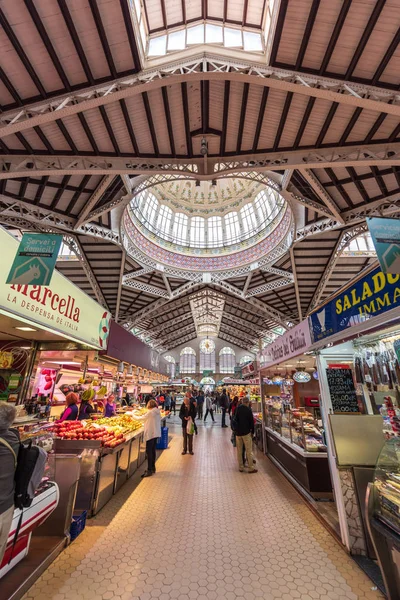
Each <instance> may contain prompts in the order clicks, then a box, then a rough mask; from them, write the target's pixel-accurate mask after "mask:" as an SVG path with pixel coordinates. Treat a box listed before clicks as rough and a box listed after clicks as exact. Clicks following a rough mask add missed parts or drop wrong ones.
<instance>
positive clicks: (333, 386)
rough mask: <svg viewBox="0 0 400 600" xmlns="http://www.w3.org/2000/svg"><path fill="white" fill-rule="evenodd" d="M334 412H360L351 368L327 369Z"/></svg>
mask: <svg viewBox="0 0 400 600" xmlns="http://www.w3.org/2000/svg"><path fill="white" fill-rule="evenodd" d="M326 377H327V380H328V387H329V392H330V395H331V402H332V408H333V412H334V413H359V412H360V408H359V405H358V400H357V394H356V388H355V385H354V379H353V373H352V370H351V369H350V368H347V369H343V368H339V369H332V368H329V369H326Z"/></svg>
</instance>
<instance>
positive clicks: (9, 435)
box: [0, 402, 19, 564]
mask: <svg viewBox="0 0 400 600" xmlns="http://www.w3.org/2000/svg"><path fill="white" fill-rule="evenodd" d="M15 417H16V410H15V407H14V406H13V405H12V404H8V403H7V402H0V564H1V561H2V560H3V556H4V552H5V550H6V547H7V540H8V534H9V533H10V528H11V523H12V520H13V516H14V486H15V482H14V476H15V458H14V455H13V453H12V452H11V450H10V448H11V449H12V451H13V452H14V453H15V455H16V456H18V450H19V437H18V434H17V432H16V431H14V430H12V429H10V427H11V426H12V424H13V422H14V420H15Z"/></svg>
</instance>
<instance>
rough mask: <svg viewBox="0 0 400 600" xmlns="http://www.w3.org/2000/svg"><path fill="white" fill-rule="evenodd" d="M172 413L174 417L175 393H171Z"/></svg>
mask: <svg viewBox="0 0 400 600" xmlns="http://www.w3.org/2000/svg"><path fill="white" fill-rule="evenodd" d="M172 411H174V415H176V393H175V392H171V413H172Z"/></svg>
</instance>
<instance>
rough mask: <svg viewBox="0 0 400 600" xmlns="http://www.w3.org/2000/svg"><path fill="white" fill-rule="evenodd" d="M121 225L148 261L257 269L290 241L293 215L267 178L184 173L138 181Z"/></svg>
mask: <svg viewBox="0 0 400 600" xmlns="http://www.w3.org/2000/svg"><path fill="white" fill-rule="evenodd" d="M122 227H123V232H124V240H125V241H124V244H125V248H126V250H127V252H128V254H132V253H133V254H134V255H135V257H136V258H135V260H137V259H139V262H140V255H143V262H144V264H149V260H153V261H156V263H157V265H167V266H169V267H173V268H177V269H180V270H182V271H188V270H189V271H203V272H213V271H221V270H224V269H237V268H242V267H243V265H253V267H252V268H255V267H254V265H256V264H258V261H263V262H265V261H266V260H267V258H268V256H269V254H270V253H271V252H272V251H273V252H274V259H275V260H276V257H277V256H279V255H281V254H283V253H284V252H285V250H286V249H287V247H288V245H290V244H291V242H292V239H293V227H294V220H293V213H292V211H291V208H290V206H289V205H288V204H287V202H286V200H285V199H284V198H283V197H282V196H281V195H280V193H279V191H278V189H277V184H276V183H275V182H274V181H272V180H269V179H267V178H266V180H265V183H264V182H263V183H261V182H260V181H259V179H258V177H256V176H254V177H251V176H250V177H248V178H225V179H224V178H222V179H218V180H216V181H213V182H212V181H201V182H196V181H195V180H194V179H189V180H185V179H183V178H182V179H180V180H177V181H173V180H170V179H165V180H164V181H157V182H156V183H154V185H151V186H149V185H146V186H145V185H144V184H143V186H142V187H140V186H139V187H138V190H137V193H136V194H135V195H134V196H133V197H132V200H131V201H130V203H129V204H128V206H127V208H126V209H125V213H124V217H123V221H122ZM133 254H132V255H133ZM210 333H211V332H210Z"/></svg>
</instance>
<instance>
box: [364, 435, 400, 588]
mask: <svg viewBox="0 0 400 600" xmlns="http://www.w3.org/2000/svg"><path fill="white" fill-rule="evenodd" d="M366 507H367V510H366V516H367V528H368V533H369V535H370V538H371V541H372V544H373V547H374V551H375V554H376V557H377V559H378V563H379V567H380V569H381V573H382V577H383V581H384V584H385V588H386V595H387V598H388V599H389V600H399V598H400V592H399V590H400V437H393V438H391V439H389V440H387V441H386V442H385V444H384V446H383V448H382V450H381V452H380V455H379V457H378V460H377V463H376V467H375V473H374V480H373V482H372V483H369V484H368V488H367V494H366Z"/></svg>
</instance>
